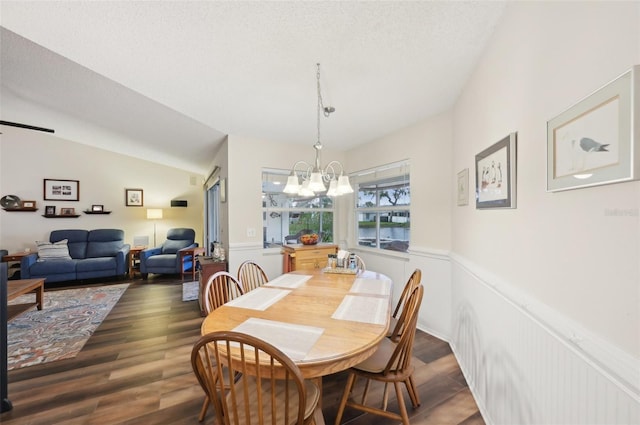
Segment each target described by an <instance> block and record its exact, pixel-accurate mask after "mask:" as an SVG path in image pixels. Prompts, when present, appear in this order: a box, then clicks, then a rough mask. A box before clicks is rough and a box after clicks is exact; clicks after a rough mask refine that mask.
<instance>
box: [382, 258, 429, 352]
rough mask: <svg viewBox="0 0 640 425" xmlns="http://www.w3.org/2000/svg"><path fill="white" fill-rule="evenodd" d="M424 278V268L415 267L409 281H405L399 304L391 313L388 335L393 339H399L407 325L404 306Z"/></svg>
mask: <svg viewBox="0 0 640 425" xmlns="http://www.w3.org/2000/svg"><path fill="white" fill-rule="evenodd" d="M421 280H422V270H420V269H415V270H414V271H413V273H411V276H409V279H408V280H407V283H405V285H404V288H403V289H402V294H400V299H399V300H398V304H396V308H395V310H393V313H392V315H391V321H390V323H389V331H388V332H387V337H388V338H391V339H392V340H393V341H397V340H398V339H399V337H400V335H401V334H402V329H403V327H404V326H405V325H406V322H405V320H404V319H405V317H403V313H404V310H405V308H404V306H405V305H406V302H407V299H408V298H409V295H411V294H412V293H413V290H414V289H415V288H416V287H417V286H418V285H420V281H421Z"/></svg>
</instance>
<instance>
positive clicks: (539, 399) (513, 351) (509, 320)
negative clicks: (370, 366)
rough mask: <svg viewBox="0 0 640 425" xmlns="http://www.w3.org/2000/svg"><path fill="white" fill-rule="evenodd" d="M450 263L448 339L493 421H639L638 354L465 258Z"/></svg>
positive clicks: (486, 416) (565, 424) (454, 258)
mask: <svg viewBox="0 0 640 425" xmlns="http://www.w3.org/2000/svg"><path fill="white" fill-rule="evenodd" d="M451 266H452V313H453V316H452V337H451V339H450V341H449V342H450V344H451V346H452V349H453V351H454V353H455V355H456V358H457V359H458V362H459V363H460V366H461V368H462V370H463V373H464V375H465V377H466V379H467V382H468V383H469V387H470V388H471V390H472V392H473V394H474V397H475V399H476V401H477V403H478V405H479V407H480V410H481V412H482V414H483V417H484V419H485V421H486V422H487V423H488V424H510V425H511V424H545V425H546V424H563V425H569V424H571V425H573V424H575V425H578V424H580V425H582V424H602V425H604V424H607V425H609V424H639V423H640V396H639V392H640V391H639V388H638V386H637V385H636V384H637V382H638V381H637V380H634V379H635V378H634V377H635V376H637V373H638V369H639V364H638V361H637V360H635V361H634V359H629V358H628V357H627V356H628V355H627V354H625V353H622V352H619V351H617V350H616V349H615V348H614V347H602V345H603V344H604V345H607V344H606V343H605V342H603V341H595V337H594V336H593V335H589V334H588V332H586V331H584V330H582V329H580V328H579V327H577V326H576V324H574V323H569V322H568V321H567V320H566V319H563V318H561V317H560V315H559V314H558V313H557V312H552V311H550V310H548V309H545V308H544V306H541V305H539V303H537V302H536V301H535V300H532V299H527V298H526V295H523V294H520V293H517V292H515V291H513V290H512V289H509V285H507V284H505V283H504V282H499V281H497V279H496V278H495V277H494V276H489V275H488V274H486V273H484V272H483V271H482V270H479V269H478V268H476V267H475V266H474V265H473V264H470V263H469V262H467V261H466V260H465V259H464V258H461V257H458V256H456V255H452V261H451ZM569 329H571V331H569ZM568 332H571V333H568ZM586 340H591V341H590V342H591V344H589V343H587V341H586ZM596 342H597V344H596ZM594 345H598V346H600V348H599V349H598V350H594V351H588V347H590V346H594ZM585 348H587V349H585ZM606 356H608V357H609V358H606ZM634 383H635V384H634Z"/></svg>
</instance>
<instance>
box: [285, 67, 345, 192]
mask: <svg viewBox="0 0 640 425" xmlns="http://www.w3.org/2000/svg"><path fill="white" fill-rule="evenodd" d="M316 65H317V67H318V72H317V73H316V78H317V80H318V109H317V114H318V140H317V141H316V143H315V145H313V148H314V149H315V150H316V159H315V163H314V164H309V163H308V162H306V161H298V162H296V163H295V164H293V168H291V174H289V178H288V179H287V185H286V186H285V187H284V190H283V192H284V193H289V194H297V195H299V196H305V197H306V196H314V195H316V194H317V193H320V192H324V191H327V196H340V195H344V194H346V193H353V188H352V187H351V184H350V183H349V176H347V175H345V174H344V167H343V166H342V164H341V163H340V162H338V161H331V162H330V163H328V164H327V166H326V167H324V168H322V167H321V166H320V151H321V150H322V142H320V112H322V114H323V115H324V116H325V117H329V115H331V113H333V112H335V110H336V109H335V108H334V107H333V106H324V104H323V103H322V94H321V92H320V64H319V63H318V64H316ZM338 169H339V171H340V173H339V174H338ZM299 178H302V184H300V180H299ZM325 183H329V190H327V186H325Z"/></svg>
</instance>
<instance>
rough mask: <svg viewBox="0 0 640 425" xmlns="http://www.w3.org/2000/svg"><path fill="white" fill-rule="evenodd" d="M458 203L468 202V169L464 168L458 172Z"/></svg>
mask: <svg viewBox="0 0 640 425" xmlns="http://www.w3.org/2000/svg"><path fill="white" fill-rule="evenodd" d="M457 189H458V190H457V194H458V205H460V206H463V205H467V204H468V203H469V169H468V168H465V169H464V170H462V171H460V172H459V173H458V187H457Z"/></svg>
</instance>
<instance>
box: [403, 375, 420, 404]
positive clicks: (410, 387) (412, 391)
mask: <svg viewBox="0 0 640 425" xmlns="http://www.w3.org/2000/svg"><path fill="white" fill-rule="evenodd" d="M404 384H405V385H406V387H407V392H408V393H409V397H411V403H412V404H413V408H414V409H415V408H417V407H419V406H420V398H419V397H418V390H417V389H416V385H415V383H414V382H413V377H411V376H409V378H407V380H406V381H405V382H404Z"/></svg>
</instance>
